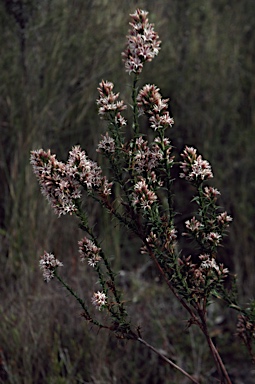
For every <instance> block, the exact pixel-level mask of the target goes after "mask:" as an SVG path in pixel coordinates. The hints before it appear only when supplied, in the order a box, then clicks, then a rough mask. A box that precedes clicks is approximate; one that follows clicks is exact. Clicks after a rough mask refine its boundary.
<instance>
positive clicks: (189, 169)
mask: <svg viewBox="0 0 255 384" xmlns="http://www.w3.org/2000/svg"><path fill="white" fill-rule="evenodd" d="M131 20H132V21H131V23H130V25H131V30H130V31H129V35H128V36H127V45H126V49H125V51H124V53H123V54H122V55H123V60H124V64H125V69H126V71H127V72H128V73H129V74H130V75H131V76H132V77H133V86H132V102H133V105H132V109H133V122H132V125H131V129H130V131H131V132H130V131H129V134H130V133H131V139H130V140H127V139H126V137H127V136H128V135H126V131H127V130H128V127H129V125H128V122H127V120H126V119H125V117H124V116H123V112H124V111H125V109H126V108H127V106H126V105H125V104H124V101H123V100H120V95H119V93H114V92H113V89H114V84H113V83H111V82H109V81H106V80H102V81H101V83H100V84H99V87H98V91H99V98H98V100H97V106H98V113H99V116H100V118H101V119H104V120H105V121H106V122H107V124H108V130H107V131H106V132H105V134H104V135H103V136H102V139H101V141H100V142H99V144H98V148H97V151H98V152H99V153H100V154H101V155H102V156H104V157H105V158H106V159H107V160H108V162H109V164H110V169H111V180H110V181H108V179H107V178H106V177H105V176H104V175H103V171H102V169H101V168H100V166H99V165H98V164H97V163H96V162H94V161H92V160H91V159H89V158H88V156H87V154H86V153H85V151H83V150H82V149H81V148H80V146H75V147H73V148H72V150H71V151H70V152H69V157H68V160H67V161H66V163H64V162H60V161H58V160H57V159H56V156H55V155H52V154H51V152H50V150H48V151H44V150H43V149H40V150H36V151H32V152H31V164H32V166H33V169H34V173H35V175H36V176H37V178H38V181H39V183H40V185H41V190H42V193H43V194H44V195H45V196H46V198H47V199H48V200H49V202H50V204H51V206H52V208H53V209H54V211H55V213H56V214H57V215H59V216H61V215H65V214H68V213H69V214H75V215H76V216H77V217H78V218H79V220H80V227H81V228H82V229H83V230H84V232H85V233H86V236H84V237H83V239H81V240H80V241H79V244H78V246H79V253H80V259H81V261H82V262H84V261H87V263H88V264H89V266H90V267H92V268H93V269H94V271H95V273H96V274H97V275H98V278H99V282H100V285H101V290H100V291H96V292H95V293H94V294H93V296H92V298H91V299H90V300H89V302H91V303H92V305H94V306H95V307H96V308H98V310H100V311H105V312H106V313H108V314H109V319H111V320H110V321H108V322H106V323H101V322H100V321H99V320H98V319H97V318H94V315H92V314H91V313H92V312H91V309H90V305H89V304H86V303H85V302H84V301H83V300H82V299H81V298H80V297H78V296H77V294H76V293H75V292H74V291H73V290H72V288H71V287H70V286H69V285H67V284H66V283H65V282H64V281H63V280H62V278H61V277H60V275H59V273H58V267H60V266H63V264H62V263H61V262H60V261H59V260H57V259H56V258H55V256H54V255H52V254H50V253H47V252H45V253H44V255H43V256H42V257H41V260H40V268H41V269H42V271H43V277H44V279H45V280H46V281H47V282H49V281H50V280H51V279H52V278H54V277H56V278H57V279H58V280H59V281H60V282H61V284H63V285H64V287H65V288H66V289H67V290H68V291H69V292H70V293H71V294H72V295H73V296H74V297H75V299H76V300H77V301H78V302H79V304H80V305H81V307H82V309H83V311H84V313H83V315H84V317H85V319H86V320H88V321H89V322H90V323H92V324H94V325H95V326H97V327H99V328H107V329H109V330H110V331H112V332H114V333H115V335H116V336H117V337H120V338H124V339H132V340H135V341H138V342H141V343H143V344H144V345H146V346H147V347H148V348H150V349H151V350H153V351H154V352H155V353H157V354H158V355H160V356H161V357H162V359H164V360H165V361H166V362H167V363H169V364H170V365H172V366H173V367H175V368H176V369H178V370H179V371H181V372H182V373H183V374H184V375H186V376H187V377H188V378H189V379H190V380H191V381H192V382H194V383H198V382H199V381H198V379H197V378H195V377H192V376H191V375H190V374H188V373H187V372H185V371H184V370H183V369H182V368H181V367H179V366H177V365H176V364H175V363H173V362H172V361H171V360H169V359H168V358H166V356H165V355H162V353H161V352H160V351H158V350H156V349H155V348H154V347H152V346H151V345H150V344H148V343H147V342H146V341H145V340H143V338H142V336H141V333H140V329H139V328H136V327H135V326H134V325H133V324H132V321H131V320H130V319H129V317H128V313H127V311H126V308H125V305H124V301H123V300H122V297H121V293H120V292H119V289H118V287H117V285H116V281H115V273H114V272H113V270H112V267H111V264H110V262H109V260H108V258H107V254H106V253H105V252H104V250H103V246H102V244H101V243H100V244H99V241H98V239H97V237H96V235H95V234H94V231H93V228H92V227H90V226H89V224H88V218H87V214H86V212H85V211H84V209H82V207H81V201H82V199H83V192H84V191H85V192H86V193H87V195H88V196H89V197H90V198H92V199H94V200H95V201H97V202H98V203H99V204H100V205H101V206H102V207H103V208H104V209H106V210H107V211H108V212H109V214H110V215H113V216H114V217H115V218H117V219H118V220H119V221H120V223H122V224H123V225H124V226H126V227H127V228H128V229H129V230H130V231H132V232H133V233H134V234H135V235H136V236H137V237H138V238H139V239H140V241H141V242H142V246H141V252H142V253H146V254H148V255H149V257H150V258H151V259H152V260H153V261H154V264H155V267H156V268H157V269H158V271H159V273H160V274H161V276H162V277H163V279H164V280H165V282H166V284H167V285H168V287H169V289H170V290H171V292H172V293H173V295H174V296H175V297H176V299H177V300H179V302H180V303H181V304H182V306H183V307H184V308H185V309H186V311H187V312H188V314H189V316H190V320H189V324H190V325H191V324H195V325H197V326H198V327H199V328H200V329H201V331H202V332H203V334H204V336H205V338H206V341H207V343H208V346H209V348H210V351H211V354H212V356H213V358H214V361H215V364H216V367H217V370H218V374H219V378H220V380H221V382H222V383H225V382H226V383H230V382H231V381H230V378H229V376H228V373H227V371H226V368H225V366H224V364H223V362H222V360H221V357H220V355H219V352H218V350H217V349H216V347H215V346H214V344H213V342H212V340H211V338H210V336H209V331H208V326H207V307H208V305H209V304H210V300H211V299H212V297H218V298H221V299H223V300H225V302H226V303H227V304H228V305H229V306H230V307H232V308H234V309H236V310H237V311H239V312H240V316H239V323H238V334H239V335H240V336H241V338H242V339H243V340H244V342H245V344H246V345H247V346H248V348H249V351H250V353H251V355H252V342H253V339H254V333H255V332H254V319H255V309H254V307H255V306H253V307H251V308H248V309H246V310H245V309H242V308H241V307H240V306H238V304H237V297H236V295H235V294H234V293H233V292H232V291H227V290H226V289H225V286H224V281H225V278H226V277H227V276H229V271H228V269H227V268H226V267H225V266H224V265H223V264H220V263H219V261H218V258H217V253H218V249H219V247H220V246H221V245H222V240H223V237H224V236H225V235H226V231H227V229H228V226H229V224H230V222H231V221H232V218H231V217H230V216H229V215H228V214H227V212H224V211H223V212H222V211H221V210H220V208H219V207H218V206H217V197H218V196H219V195H220V192H219V191H218V190H217V189H215V188H214V187H212V186H209V185H208V184H207V182H208V180H211V179H212V178H213V172H212V168H211V166H210V164H209V162H208V161H207V160H204V159H203V158H202V156H201V155H198V154H197V150H196V149H195V148H192V147H188V146H186V147H185V148H184V150H183V152H182V153H181V161H179V162H178V161H177V160H176V159H175V157H174V155H173V148H172V145H171V141H170V139H169V138H168V137H167V136H165V134H166V131H168V130H170V129H171V128H172V126H173V125H174V120H173V118H172V117H171V116H170V114H169V110H168V102H169V100H168V99H164V98H163V97H162V95H161V93H160V90H159V88H158V87H156V86H155V85H150V84H146V85H145V86H143V87H142V88H141V89H139V88H138V86H137V84H138V80H139V78H138V76H139V75H140V74H141V72H142V69H143V66H144V64H145V63H146V62H147V61H151V60H152V59H153V58H154V57H155V56H156V55H157V54H158V53H159V49H160V41H159V38H158V34H157V33H156V32H155V31H154V26H153V25H152V24H150V23H149V21H148V18H147V12H145V11H142V10H139V9H138V10H137V11H136V12H135V13H134V14H132V15H131ZM141 115H146V116H147V117H148V124H149V129H150V130H151V133H152V135H153V139H152V140H151V141H149V140H148V139H147V137H146V136H145V135H143V134H142V133H140V128H139V117H140V116H141ZM174 166H175V167H176V166H179V168H180V173H179V177H180V178H183V179H185V180H186V181H187V182H188V183H190V184H191V185H192V187H193V188H194V191H195V192H194V193H195V195H194V198H193V201H194V202H195V203H196V204H197V207H198V209H197V212H196V214H195V215H194V216H193V217H191V218H190V219H189V220H186V221H185V228H186V229H185V232H184V233H178V231H177V229H176V226H175V212H174V207H173V192H172V187H173V182H174V179H173V167H174ZM117 185H118V191H119V195H118V197H116V191H117V189H116V186H117ZM113 190H114V191H115V193H114V194H112V191H113ZM113 195H114V196H113ZM116 201H117V203H118V204H116ZM181 237H183V238H191V239H192V240H193V241H194V242H195V243H196V245H197V247H198V249H199V252H198V253H197V252H196V253H194V254H192V255H188V256H186V255H183V254H182V252H181V250H180V249H179V247H178V243H179V241H178V240H179V239H180V238H181Z"/></svg>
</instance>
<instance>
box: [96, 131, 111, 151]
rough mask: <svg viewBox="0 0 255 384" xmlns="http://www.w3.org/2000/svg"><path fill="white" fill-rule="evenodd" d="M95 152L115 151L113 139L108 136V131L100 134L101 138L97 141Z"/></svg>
mask: <svg viewBox="0 0 255 384" xmlns="http://www.w3.org/2000/svg"><path fill="white" fill-rule="evenodd" d="M97 152H102V153H107V154H109V153H114V152H115V141H114V139H113V138H112V137H111V136H109V134H108V132H106V134H105V135H102V140H101V141H100V142H99V143H98V146H97Z"/></svg>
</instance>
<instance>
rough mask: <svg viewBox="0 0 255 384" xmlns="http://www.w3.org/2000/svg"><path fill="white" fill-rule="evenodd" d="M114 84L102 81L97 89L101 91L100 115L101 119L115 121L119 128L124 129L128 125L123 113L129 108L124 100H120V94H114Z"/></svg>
mask: <svg viewBox="0 0 255 384" xmlns="http://www.w3.org/2000/svg"><path fill="white" fill-rule="evenodd" d="M113 87H114V84H113V83H111V82H110V81H104V80H102V81H101V83H100V84H99V87H98V88H97V89H98V91H99V96H100V97H99V99H97V105H98V107H99V110H98V114H99V116H100V117H101V118H103V119H106V120H110V121H113V122H114V123H115V124H116V125H117V126H118V127H123V126H125V125H126V124H127V122H126V120H125V119H124V117H123V116H122V115H121V112H122V111H124V110H125V109H126V108H127V106H126V105H125V104H124V101H123V100H118V98H119V93H114V92H113Z"/></svg>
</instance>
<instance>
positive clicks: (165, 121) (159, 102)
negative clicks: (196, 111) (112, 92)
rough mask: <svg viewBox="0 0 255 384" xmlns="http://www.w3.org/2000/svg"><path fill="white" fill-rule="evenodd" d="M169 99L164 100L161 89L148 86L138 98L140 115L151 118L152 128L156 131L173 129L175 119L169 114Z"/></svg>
mask: <svg viewBox="0 0 255 384" xmlns="http://www.w3.org/2000/svg"><path fill="white" fill-rule="evenodd" d="M167 102H168V99H162V96H161V94H160V92H159V88H157V87H156V86H155V85H150V84H146V85H145V86H144V87H143V88H142V89H141V90H140V91H139V94H138V96H137V104H138V107H139V111H140V114H143V113H146V114H147V115H149V116H150V118H149V121H150V126H151V128H152V129H154V131H156V130H159V129H165V128H168V127H171V126H172V125H173V124H174V119H173V118H172V117H170V115H169V112H168V104H167Z"/></svg>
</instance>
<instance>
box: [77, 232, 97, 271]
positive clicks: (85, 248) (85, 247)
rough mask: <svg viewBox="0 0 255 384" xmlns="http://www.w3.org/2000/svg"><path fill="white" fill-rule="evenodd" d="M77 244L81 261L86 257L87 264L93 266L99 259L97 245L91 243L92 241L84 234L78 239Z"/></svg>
mask: <svg viewBox="0 0 255 384" xmlns="http://www.w3.org/2000/svg"><path fill="white" fill-rule="evenodd" d="M78 244H79V253H80V256H81V261H84V260H85V259H87V260H88V264H89V265H90V266H91V267H95V265H96V264H97V263H98V262H99V261H100V260H101V256H100V251H101V248H99V247H97V246H96V245H95V243H93V241H92V240H90V239H88V238H87V237H86V236H85V237H84V238H83V239H82V240H81V241H79V243H78Z"/></svg>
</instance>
